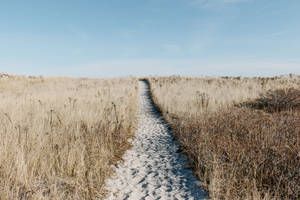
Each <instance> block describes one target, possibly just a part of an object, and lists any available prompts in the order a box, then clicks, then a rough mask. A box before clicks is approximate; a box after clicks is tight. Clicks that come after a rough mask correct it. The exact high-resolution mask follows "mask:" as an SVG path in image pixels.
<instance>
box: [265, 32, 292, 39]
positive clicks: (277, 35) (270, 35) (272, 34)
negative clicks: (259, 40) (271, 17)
mask: <svg viewBox="0 0 300 200" xmlns="http://www.w3.org/2000/svg"><path fill="white" fill-rule="evenodd" d="M286 33H288V31H287V30H281V31H277V32H273V33H267V34H265V35H263V37H264V38H273V37H279V36H282V35H284V34H286Z"/></svg>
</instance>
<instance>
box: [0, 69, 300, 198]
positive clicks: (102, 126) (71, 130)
mask: <svg viewBox="0 0 300 200" xmlns="http://www.w3.org/2000/svg"><path fill="white" fill-rule="evenodd" d="M147 80H148V81H149V82H150V86H151V95H152V97H153V99H154V102H155V104H156V105H157V106H158V108H159V109H160V110H161V111H162V113H163V116H164V117H165V118H166V120H167V121H168V123H169V124H170V127H171V128H172V131H173V132H174V134H175V137H176V139H177V140H178V141H179V143H180V150H181V151H182V152H183V153H185V154H186V155H187V157H188V159H189V162H190V164H191V166H192V168H193V170H194V173H195V174H196V175H197V176H198V177H199V179H200V180H201V181H202V186H203V187H204V188H205V189H206V190H207V191H208V193H209V196H210V198H211V199H257V200H261V199H266V200H267V199H299V198H300V184H299V183H300V78H297V77H295V78H284V77H281V78H280V77H273V78H230V77H223V78H204V77H203V78H187V77H179V76H172V77H148V78H147ZM137 91H138V86H137V79H136V78H133V77H127V78H116V79H87V78H65V77H60V78H59V77H53V78H43V77H26V76H9V75H1V74H0V98H1V103H0V126H1V129H0V137H1V140H0V199H1V200H2V199H99V198H100V199H101V198H102V197H104V196H105V195H106V194H107V192H108V191H106V190H105V181H106V180H107V179H108V178H109V177H110V176H111V175H112V174H113V169H112V168H113V167H112V166H113V165H114V164H115V163H117V162H118V161H121V160H122V155H123V153H124V151H125V150H127V149H128V148H130V144H129V143H128V141H127V139H128V138H131V137H134V130H135V125H136V123H137V119H136V110H137V103H138V102H137Z"/></svg>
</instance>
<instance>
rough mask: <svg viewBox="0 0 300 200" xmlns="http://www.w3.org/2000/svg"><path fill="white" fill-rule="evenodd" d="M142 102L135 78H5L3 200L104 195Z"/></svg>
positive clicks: (0, 151)
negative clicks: (138, 100) (108, 180)
mask: <svg viewBox="0 0 300 200" xmlns="http://www.w3.org/2000/svg"><path fill="white" fill-rule="evenodd" d="M136 95H137V81H136V79H135V78H123V79H84V78H82V79H70V78H43V77H22V76H5V78H0V98H1V103H0V126H1V129H0V137H1V142H0V199H99V198H100V197H101V196H103V195H104V194H105V191H104V184H105V180H106V178H107V177H109V176H110V175H111V173H112V169H111V166H112V164H114V163H115V162H116V161H118V160H120V159H121V155H122V154H123V152H124V151H125V150H126V149H128V148H129V144H128V142H127V139H128V138H129V137H132V131H133V129H134V124H135V111H136Z"/></svg>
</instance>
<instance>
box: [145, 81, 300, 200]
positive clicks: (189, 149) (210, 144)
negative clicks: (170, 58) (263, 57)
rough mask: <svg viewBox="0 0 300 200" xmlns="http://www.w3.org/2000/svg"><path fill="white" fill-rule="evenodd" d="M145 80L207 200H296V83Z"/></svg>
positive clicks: (299, 163)
mask: <svg viewBox="0 0 300 200" xmlns="http://www.w3.org/2000/svg"><path fill="white" fill-rule="evenodd" d="M147 80H148V81H149V82H150V85H151V93H152V97H153V99H154V102H155V104H156V105H157V106H158V107H159V109H160V110H161V111H162V113H163V115H164V117H165V118H166V119H167V121H168V122H169V124H170V126H171V128H172V130H173V132H174V134H175V137H176V138H177V140H178V141H179V143H180V146H181V151H183V152H184V153H185V154H186V155H187V157H188V159H189V162H190V164H191V166H192V167H193V170H194V173H195V174H196V175H197V176H198V177H199V179H200V180H201V181H202V186H203V187H204V188H205V189H206V190H207V191H208V192H209V196H210V198H211V199H299V198H300V112H299V111H300V109H299V108H300V78H299V77H298V78H297V77H296V78H284V77H282V78H280V77H273V78H239V77H237V78H230V77H223V78H186V77H178V76H172V77H149V78H147ZM288 88H289V89H288Z"/></svg>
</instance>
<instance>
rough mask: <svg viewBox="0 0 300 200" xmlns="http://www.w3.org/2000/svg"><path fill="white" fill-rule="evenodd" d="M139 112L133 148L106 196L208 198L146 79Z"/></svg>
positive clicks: (141, 84)
mask: <svg viewBox="0 0 300 200" xmlns="http://www.w3.org/2000/svg"><path fill="white" fill-rule="evenodd" d="M139 90H140V91H139V114H138V120H139V121H138V129H137V132H136V139H135V140H134V141H133V142H132V145H133V148H132V149H130V150H128V151H127V152H126V153H125V155H124V157H123V158H124V160H125V162H124V163H121V164H120V166H117V167H116V174H115V176H114V177H113V178H112V179H110V180H108V182H107V189H108V190H109V191H111V193H110V196H108V198H107V199H109V200H110V199H111V200H116V199H130V200H132V199H133V200H135V199H145V200H146V199H162V200H165V199H205V193H204V192H203V190H202V189H201V188H200V187H199V186H198V183H199V182H198V181H197V179H196V177H195V176H194V175H193V174H192V172H191V171H190V169H189V168H188V164H187V160H186V158H185V156H184V155H182V154H180V153H177V152H176V151H177V149H178V144H177V142H175V141H174V140H173V136H172V134H171V133H170V131H169V130H168V128H167V125H166V124H165V122H164V121H163V120H162V119H160V116H159V115H158V114H157V113H156V111H155V108H154V106H153V103H152V101H151V100H150V97H149V88H148V85H147V84H146V83H145V82H142V81H140V83H139Z"/></svg>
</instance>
